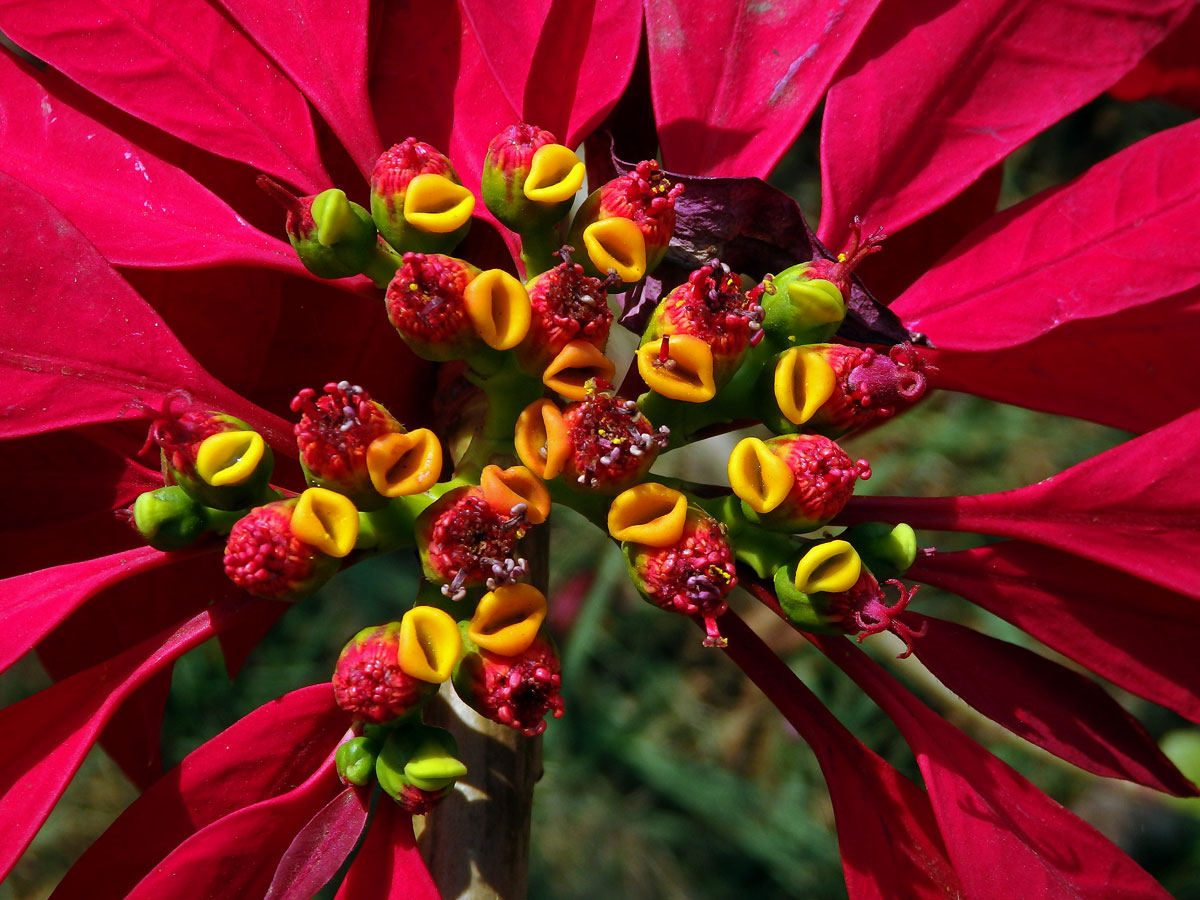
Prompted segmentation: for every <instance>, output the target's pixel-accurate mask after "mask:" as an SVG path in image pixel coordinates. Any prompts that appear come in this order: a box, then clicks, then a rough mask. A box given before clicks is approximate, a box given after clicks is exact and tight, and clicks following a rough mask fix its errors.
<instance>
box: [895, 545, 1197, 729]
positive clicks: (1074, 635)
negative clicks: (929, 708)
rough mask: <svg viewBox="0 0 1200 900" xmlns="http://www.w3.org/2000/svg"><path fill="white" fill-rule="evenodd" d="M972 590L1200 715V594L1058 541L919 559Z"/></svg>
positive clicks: (1052, 640) (1153, 696)
mask: <svg viewBox="0 0 1200 900" xmlns="http://www.w3.org/2000/svg"><path fill="white" fill-rule="evenodd" d="M908 575H909V576H911V577H912V578H913V579H915V580H917V581H923V582H925V583H927V584H932V585H936V586H937V587H940V588H944V589H945V590H948V591H953V592H954V593H956V594H959V595H960V596H962V597H966V598H967V599H968V600H970V601H971V602H972V603H975V604H977V605H979V606H982V607H983V608H984V609H986V610H988V611H989V612H992V613H995V614H996V615H998V616H1000V617H1001V618H1003V619H1007V620H1008V621H1009V622H1012V623H1013V624H1014V625H1016V626H1017V627H1018V628H1020V629H1021V630H1022V631H1025V632H1027V633H1028V634H1030V635H1032V636H1033V637H1035V638H1037V639H1038V640H1039V641H1041V642H1042V643H1043V644H1046V645H1047V646H1048V647H1052V648H1053V649H1055V650H1057V651H1058V652H1059V653H1062V654H1063V655H1064V656H1068V657H1070V658H1071V659H1073V660H1075V661H1076V662H1078V663H1080V664H1081V665H1084V666H1086V667H1087V668H1089V669H1091V670H1092V671H1093V672H1095V673H1097V674H1098V675H1102V676H1104V677H1105V678H1107V679H1108V680H1109V681H1111V682H1113V683H1114V684H1117V685H1120V686H1121V687H1123V688H1125V690H1127V691H1130V692H1131V693H1134V694H1137V695H1138V696H1140V697H1145V698H1146V699H1147V700H1152V701H1154V702H1155V703H1160V704H1162V705H1163V706H1166V707H1169V708H1170V709H1173V710H1175V711H1176V712H1178V713H1179V714H1180V715H1183V716H1186V717H1187V718H1189V719H1191V720H1192V721H1193V722H1200V670H1198V669H1197V666H1196V648H1197V647H1200V604H1198V603H1197V602H1196V601H1195V600H1193V599H1192V598H1190V597H1185V596H1183V595H1182V594H1177V593H1174V592H1173V591H1168V590H1165V589H1163V588H1160V587H1157V586H1155V585H1151V584H1147V583H1146V582H1144V581H1140V580H1138V579H1137V578H1132V577H1130V576H1129V575H1126V574H1124V573H1122V572H1118V571H1116V570H1114V569H1109V568H1107V567H1105V566H1100V565H1097V564H1096V563H1092V562H1087V561H1086V560H1082V559H1079V558H1078V557H1072V556H1069V555H1068V554H1066V553H1062V552H1060V551H1058V550H1052V549H1050V548H1049V547H1040V546H1038V545H1037V544H1027V543H1024V542H1023V541H1004V542H1001V543H998V544H989V545H988V546H986V547H978V548H976V549H974V550H964V551H960V552H958V553H939V554H937V555H936V556H934V557H932V558H929V559H918V560H917V562H916V564H915V565H914V566H913V567H912V568H911V569H910V570H909V572H908Z"/></svg>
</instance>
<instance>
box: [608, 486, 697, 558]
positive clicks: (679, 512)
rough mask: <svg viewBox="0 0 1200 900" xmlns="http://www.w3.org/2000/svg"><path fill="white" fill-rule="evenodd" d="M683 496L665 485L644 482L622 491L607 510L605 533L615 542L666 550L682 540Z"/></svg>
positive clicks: (683, 519) (683, 523) (684, 515)
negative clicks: (627, 542) (664, 548)
mask: <svg viewBox="0 0 1200 900" xmlns="http://www.w3.org/2000/svg"><path fill="white" fill-rule="evenodd" d="M687 509H688V502H687V497H685V496H684V495H683V494H681V493H680V492H679V491H676V490H672V489H671V488H669V487H667V486H666V485H662V484H655V483H654V482H652V481H650V482H646V483H645V484H639V485H637V486H636V487H631V488H630V489H629V490H627V491H622V492H621V493H620V494H618V495H617V498H616V499H615V500H613V502H612V506H610V507H609V508H608V533H609V534H611V535H612V536H613V537H614V538H615V539H616V540H618V541H629V542H631V543H634V544H644V545H645V546H647V547H670V546H671V545H672V544H676V543H678V542H679V539H680V538H682V537H683V528H684V525H685V524H686V522H687Z"/></svg>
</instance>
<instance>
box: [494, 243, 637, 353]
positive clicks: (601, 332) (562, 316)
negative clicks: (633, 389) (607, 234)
mask: <svg viewBox="0 0 1200 900" xmlns="http://www.w3.org/2000/svg"><path fill="white" fill-rule="evenodd" d="M560 252H561V255H562V258H563V261H562V262H561V263H560V264H559V265H557V266H555V267H554V268H552V269H550V270H549V271H546V272H543V273H542V274H541V275H538V276H537V277H536V278H535V279H533V281H531V282H530V283H529V303H530V307H531V317H530V323H529V332H528V333H527V334H526V336H525V340H524V341H522V342H521V344H520V346H518V347H517V350H516V353H517V360H518V361H519V363H520V365H521V368H522V369H523V370H524V371H526V372H528V373H530V374H532V375H540V374H541V373H542V372H543V371H544V370H545V368H546V366H547V365H548V364H549V363H550V361H551V360H552V359H554V357H555V356H557V355H558V354H559V352H560V351H561V350H562V349H563V347H565V346H566V345H567V343H568V342H570V341H577V340H578V341H587V342H588V343H589V344H594V345H595V346H596V347H598V348H599V349H601V350H603V349H604V347H605V345H606V344H607V343H608V332H609V328H610V327H611V326H612V320H613V314H612V310H610V309H609V308H608V300H607V292H606V291H605V283H604V282H603V281H602V280H600V279H599V278H592V277H591V276H589V275H585V274H584V271H583V266H581V265H579V264H578V263H574V262H572V261H571V256H570V253H571V248H570V247H563V248H562V251H560Z"/></svg>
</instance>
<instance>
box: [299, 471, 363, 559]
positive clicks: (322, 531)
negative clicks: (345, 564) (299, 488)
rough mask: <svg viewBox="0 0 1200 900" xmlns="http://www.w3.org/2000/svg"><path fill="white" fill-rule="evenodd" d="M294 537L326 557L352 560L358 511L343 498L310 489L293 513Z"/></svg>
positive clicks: (330, 492) (349, 501)
mask: <svg viewBox="0 0 1200 900" xmlns="http://www.w3.org/2000/svg"><path fill="white" fill-rule="evenodd" d="M292 534H294V535H295V536H296V537H298V538H299V539H300V540H302V541H304V543H306V544H309V545H310V546H313V547H316V548H317V549H318V550H320V551H321V552H322V553H324V554H325V555H326V556H333V557H336V558H337V559H341V558H342V557H343V556H349V555H350V551H351V550H353V549H354V542H355V541H357V540H358V509H357V508H355V506H354V503H353V502H352V501H351V500H350V498H349V497H347V496H345V495H344V494H339V493H337V492H336V491H329V490H326V489H325V488H309V489H308V490H307V491H305V492H304V493H303V494H301V495H300V498H299V499H298V500H297V501H296V508H295V509H294V510H293V511H292Z"/></svg>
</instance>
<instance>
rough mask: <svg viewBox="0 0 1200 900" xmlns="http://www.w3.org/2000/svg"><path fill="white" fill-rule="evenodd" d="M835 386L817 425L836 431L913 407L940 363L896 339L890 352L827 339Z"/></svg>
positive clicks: (824, 353)
mask: <svg viewBox="0 0 1200 900" xmlns="http://www.w3.org/2000/svg"><path fill="white" fill-rule="evenodd" d="M822 356H823V357H824V359H825V361H826V362H827V363H829V365H830V366H831V367H832V368H833V371H834V375H835V376H836V378H837V386H836V387H835V388H834V391H833V394H832V396H830V398H829V399H828V400H827V401H826V402H825V404H824V405H823V406H822V407H821V409H820V410H819V411H818V414H817V416H816V417H815V418H814V421H813V424H814V425H825V424H828V425H829V426H831V427H832V428H833V429H834V430H835V431H837V432H838V433H846V432H850V431H856V430H858V429H861V428H865V427H866V426H868V425H871V424H874V423H875V422H877V421H878V420H881V419H887V418H890V417H891V416H893V415H895V414H896V411H897V410H898V409H901V408H904V407H907V406H911V405H912V404H913V403H916V402H917V400H919V399H920V398H921V395H922V394H924V393H925V388H926V385H927V381H928V377H929V376H931V375H936V374H937V368H936V367H935V366H933V365H931V364H929V363H928V362H926V360H925V359H924V358H923V357H922V356H921V355H920V354H919V353H918V352H917V350H916V348H915V347H913V345H912V344H909V343H904V344H896V345H895V346H894V347H892V348H891V350H890V351H889V352H888V354H887V355H886V356H885V355H884V354H882V353H880V352H878V351H877V350H873V349H871V348H870V347H851V346H849V345H845V344H829V345H827V347H826V348H825V349H823V350H822Z"/></svg>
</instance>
